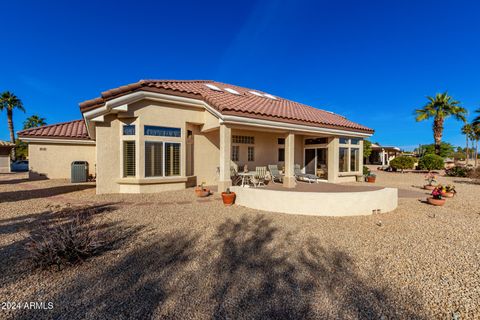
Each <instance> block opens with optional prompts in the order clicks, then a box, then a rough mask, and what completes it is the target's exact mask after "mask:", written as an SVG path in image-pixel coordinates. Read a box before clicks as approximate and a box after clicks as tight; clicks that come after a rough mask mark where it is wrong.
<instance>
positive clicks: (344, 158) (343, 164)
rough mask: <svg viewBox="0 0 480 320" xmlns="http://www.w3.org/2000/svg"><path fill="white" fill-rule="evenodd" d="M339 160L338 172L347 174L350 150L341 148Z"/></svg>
mask: <svg viewBox="0 0 480 320" xmlns="http://www.w3.org/2000/svg"><path fill="white" fill-rule="evenodd" d="M338 160H339V161H338V171H339V172H347V171H348V148H340V152H339V159H338Z"/></svg>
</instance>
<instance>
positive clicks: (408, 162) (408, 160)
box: [390, 156, 415, 172]
mask: <svg viewBox="0 0 480 320" xmlns="http://www.w3.org/2000/svg"><path fill="white" fill-rule="evenodd" d="M414 165H415V159H414V158H412V157H407V156H400V157H396V158H395V159H393V160H391V161H390V166H391V167H392V168H394V169H396V170H402V172H403V170H408V169H413V166H414Z"/></svg>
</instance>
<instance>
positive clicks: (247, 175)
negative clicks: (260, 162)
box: [238, 171, 257, 187]
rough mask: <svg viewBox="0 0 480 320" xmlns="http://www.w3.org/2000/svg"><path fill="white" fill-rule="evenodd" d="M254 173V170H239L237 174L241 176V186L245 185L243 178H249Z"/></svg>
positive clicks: (253, 175)
mask: <svg viewBox="0 0 480 320" xmlns="http://www.w3.org/2000/svg"><path fill="white" fill-rule="evenodd" d="M256 174H257V172H256V171H248V172H239V173H238V175H239V176H240V177H241V178H242V187H244V186H245V180H247V179H248V180H250V179H251V178H252V177H255V175H256ZM247 183H248V181H247Z"/></svg>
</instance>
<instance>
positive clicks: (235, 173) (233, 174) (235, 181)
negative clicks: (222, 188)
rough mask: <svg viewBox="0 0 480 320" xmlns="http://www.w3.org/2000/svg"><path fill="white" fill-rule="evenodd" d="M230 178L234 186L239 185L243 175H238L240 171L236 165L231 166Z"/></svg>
mask: <svg viewBox="0 0 480 320" xmlns="http://www.w3.org/2000/svg"><path fill="white" fill-rule="evenodd" d="M230 179H231V180H232V186H236V185H239V184H240V182H241V181H242V177H240V176H239V175H238V171H237V169H236V168H235V167H234V166H231V167H230Z"/></svg>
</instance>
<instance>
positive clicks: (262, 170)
mask: <svg viewBox="0 0 480 320" xmlns="http://www.w3.org/2000/svg"><path fill="white" fill-rule="evenodd" d="M255 172H256V173H255V175H254V176H253V177H252V178H251V179H250V180H251V181H252V183H253V186H254V187H260V185H262V184H263V186H265V177H266V175H267V167H256V168H255Z"/></svg>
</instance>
